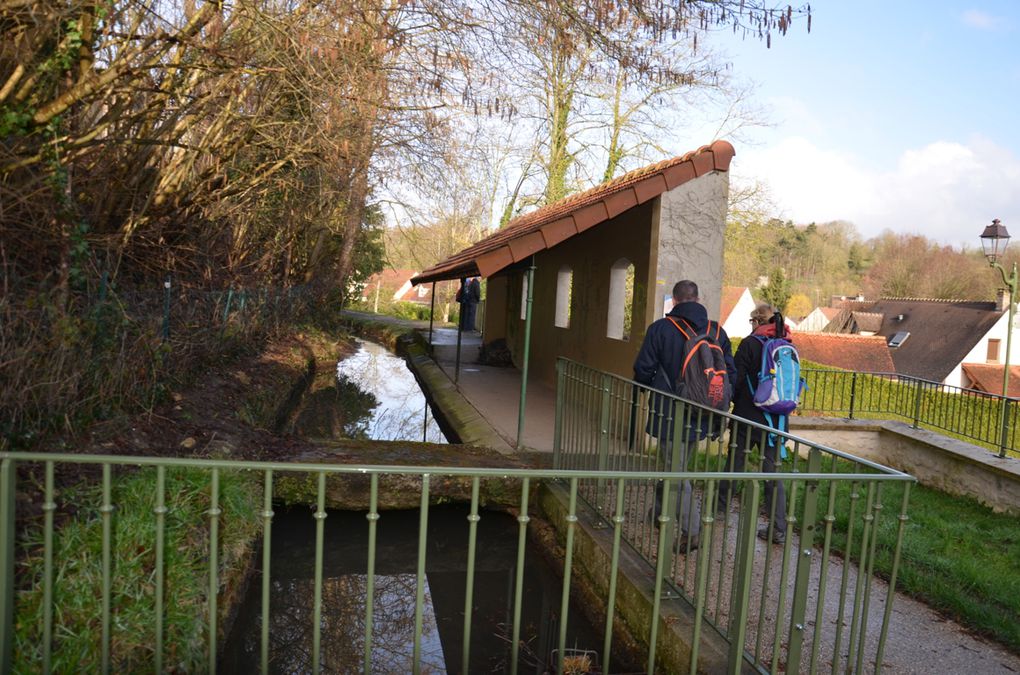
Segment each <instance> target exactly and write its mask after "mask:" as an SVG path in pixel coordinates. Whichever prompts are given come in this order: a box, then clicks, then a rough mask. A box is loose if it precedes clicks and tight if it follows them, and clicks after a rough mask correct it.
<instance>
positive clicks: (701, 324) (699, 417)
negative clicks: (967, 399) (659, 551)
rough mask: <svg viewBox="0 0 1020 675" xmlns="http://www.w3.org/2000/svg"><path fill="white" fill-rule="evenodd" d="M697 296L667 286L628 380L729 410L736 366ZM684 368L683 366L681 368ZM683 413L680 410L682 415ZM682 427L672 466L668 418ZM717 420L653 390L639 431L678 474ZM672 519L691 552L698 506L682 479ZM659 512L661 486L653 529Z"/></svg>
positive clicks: (683, 286) (688, 286)
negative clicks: (663, 307)
mask: <svg viewBox="0 0 1020 675" xmlns="http://www.w3.org/2000/svg"><path fill="white" fill-rule="evenodd" d="M698 300H699V297H698V285H697V284H696V283H694V282H693V281H690V280H687V279H685V280H683V281H678V282H677V283H676V285H675V286H673V308H672V309H671V310H670V311H669V313H668V314H667V315H666V316H665V317H663V318H661V319H658V320H657V321H654V322H653V323H652V324H651V325H650V326H649V327H648V330H647V331H646V333H645V339H644V342H643V343H642V344H641V350H640V351H639V352H638V356H637V359H636V360H635V361H634V380H635V381H637V382H639V383H640V384H644V385H648V386H650V387H653V388H654V389H657V390H659V391H662V392H666V393H668V394H672V395H673V396H680V397H682V398H685V399H688V400H693V401H695V402H697V403H699V404H701V405H703V406H706V407H709V408H713V409H715V410H719V411H723V412H726V411H728V410H729V404H730V397H731V395H732V386H733V384H732V383H733V382H735V380H734V378H735V377H736V367H735V366H734V363H733V356H732V353H733V352H732V347H731V346H730V338H729V336H728V335H726V331H724V330H723V329H722V327H721V326H720V325H719V324H718V323H717V322H715V321H709V319H708V311H707V310H706V309H705V306H704V305H702V304H701V303H700V302H699V301H698ZM685 364H686V365H687V367H686V368H685V367H684V366H685ZM684 410H686V412H682V411H684ZM681 416H684V418H682V419H679V420H676V421H677V422H678V423H679V424H681V425H686V426H688V428H687V429H684V430H680V431H679V439H680V444H681V447H680V448H679V449H678V450H679V453H678V455H677V456H678V462H677V465H676V466H675V467H672V466H670V465H671V463H672V459H673V439H674V418H675V417H681ZM719 422H721V420H720V419H718V418H717V416H715V415H713V414H712V413H711V412H705V411H704V410H701V409H700V408H696V407H694V406H689V407H688V406H683V405H674V399H673V398H672V396H663V395H661V394H658V393H656V392H653V393H652V394H651V398H650V400H649V414H648V424H647V426H646V428H645V430H646V431H647V432H648V433H649V434H650V435H652V436H653V437H655V438H657V439H658V441H659V456H660V457H661V458H662V460H663V462H664V463H665V465H666V470H667V471H669V470H672V471H683V470H685V469H686V468H687V463H688V459H690V453H691V450H692V449H693V448H695V447H696V446H697V443H698V441H699V440H701V439H703V438H705V437H706V436H707V435H708V434H709V432H712V433H713V434H715V433H718V429H719V427H718V426H717V425H718V423H719ZM679 504H680V505H679V508H678V513H677V519H678V520H679V522H680V527H681V539H680V541H679V546H680V548H681V549H686V550H694V549H696V548H697V547H698V545H699V544H700V541H701V536H700V535H701V513H700V512H701V507H700V504H698V503H697V501H696V500H695V499H694V498H693V495H692V489H691V483H690V481H687V480H685V481H683V486H682V488H681V495H680V500H679ZM661 513H662V485H661V483H660V485H659V486H658V488H657V489H656V495H655V506H654V507H653V518H654V519H655V523H656V527H658V518H659V516H660V515H661Z"/></svg>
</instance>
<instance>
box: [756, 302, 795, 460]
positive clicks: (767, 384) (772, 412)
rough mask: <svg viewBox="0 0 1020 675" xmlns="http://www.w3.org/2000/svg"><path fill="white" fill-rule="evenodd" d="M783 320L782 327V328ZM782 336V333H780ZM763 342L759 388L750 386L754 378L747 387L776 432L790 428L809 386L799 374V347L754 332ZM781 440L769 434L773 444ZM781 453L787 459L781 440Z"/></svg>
mask: <svg viewBox="0 0 1020 675" xmlns="http://www.w3.org/2000/svg"><path fill="white" fill-rule="evenodd" d="M782 329H783V324H782V321H780V322H779V330H780V331H782ZM777 334H778V335H781V334H782V332H777ZM754 337H755V339H757V340H758V341H759V342H761V343H762V345H761V368H760V369H759V371H758V388H757V389H755V388H753V387H751V378H750V377H748V378H747V386H748V388H749V389H751V395H752V399H753V401H754V404H755V405H756V406H758V407H759V408H761V411H762V413H764V415H765V421H766V422H768V425H769V426H770V427H772V428H773V429H776V430H777V431H789V428H790V427H789V421H788V418H789V415H790V413H792V412H793V411H794V410H796V409H797V405H798V403H799V401H800V394H801V392H802V391H804V389H806V388H807V383H806V382H804V378H803V377H801V375H800V354H798V353H797V348H796V347H794V346H793V345H792V344H790V341H789V340H786V339H785V338H779V337H774V338H767V337H765V336H764V335H755V336H754ZM778 440H779V436H778V435H777V434H769V435H768V444H769V446H770V447H771V446H773V445H775V444H776V442H777V441H778ZM779 456H780V457H781V458H783V459H786V445H785V443H780V448H779Z"/></svg>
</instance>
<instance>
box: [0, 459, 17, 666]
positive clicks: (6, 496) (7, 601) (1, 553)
mask: <svg viewBox="0 0 1020 675" xmlns="http://www.w3.org/2000/svg"><path fill="white" fill-rule="evenodd" d="M15 472H16V467H15V463H14V460H12V459H4V460H2V461H0V495H2V496H0V673H9V672H11V671H12V670H13V666H14V508H15V501H14V488H15V485H14V476H15Z"/></svg>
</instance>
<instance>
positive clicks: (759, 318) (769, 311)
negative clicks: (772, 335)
mask: <svg viewBox="0 0 1020 675" xmlns="http://www.w3.org/2000/svg"><path fill="white" fill-rule="evenodd" d="M775 316H776V308H775V307H773V306H772V305H770V304H769V303H767V302H759V303H758V304H757V305H755V307H754V309H752V310H751V329H752V330H754V329H755V328H757V327H758V326H764V325H765V324H767V323H772V321H773V320H774V319H775Z"/></svg>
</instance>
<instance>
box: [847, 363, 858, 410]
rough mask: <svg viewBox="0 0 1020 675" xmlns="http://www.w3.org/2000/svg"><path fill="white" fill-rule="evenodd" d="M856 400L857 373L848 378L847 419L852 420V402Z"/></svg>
mask: <svg viewBox="0 0 1020 675" xmlns="http://www.w3.org/2000/svg"><path fill="white" fill-rule="evenodd" d="M856 399H857V371H856V370H855V371H854V372H853V373H852V374H851V376H850V414H849V416H848V417H847V419H851V420H852V419H853V418H854V401H855V400H856Z"/></svg>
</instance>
